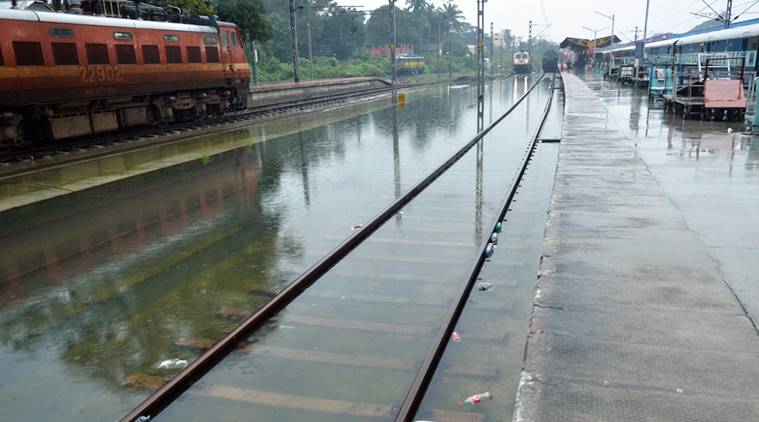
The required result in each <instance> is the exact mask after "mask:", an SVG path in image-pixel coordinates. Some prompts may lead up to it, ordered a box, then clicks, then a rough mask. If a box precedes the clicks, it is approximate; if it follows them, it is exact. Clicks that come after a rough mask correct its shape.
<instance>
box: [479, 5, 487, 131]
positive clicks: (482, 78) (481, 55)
mask: <svg viewBox="0 0 759 422" xmlns="http://www.w3.org/2000/svg"><path fill="white" fill-rule="evenodd" d="M486 1H487V0H477V133H479V132H480V131H482V129H483V128H484V126H485V2H486Z"/></svg>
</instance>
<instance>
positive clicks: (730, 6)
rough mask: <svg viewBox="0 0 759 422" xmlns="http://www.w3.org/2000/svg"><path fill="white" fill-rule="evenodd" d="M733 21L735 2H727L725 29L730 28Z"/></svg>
mask: <svg viewBox="0 0 759 422" xmlns="http://www.w3.org/2000/svg"><path fill="white" fill-rule="evenodd" d="M732 19H733V0H727V9H725V28H730V21H731V20H732Z"/></svg>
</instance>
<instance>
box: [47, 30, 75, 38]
mask: <svg viewBox="0 0 759 422" xmlns="http://www.w3.org/2000/svg"><path fill="white" fill-rule="evenodd" d="M47 33H48V34H50V38H74V31H73V30H71V29H68V28H50V29H48V30H47Z"/></svg>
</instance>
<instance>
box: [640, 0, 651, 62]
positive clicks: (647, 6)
mask: <svg viewBox="0 0 759 422" xmlns="http://www.w3.org/2000/svg"><path fill="white" fill-rule="evenodd" d="M650 3H651V0H646V20H645V22H644V23H643V49H642V50H643V51H642V52H641V57H643V59H644V60H645V59H646V37H647V36H648V8H649V5H650Z"/></svg>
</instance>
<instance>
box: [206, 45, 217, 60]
mask: <svg viewBox="0 0 759 422" xmlns="http://www.w3.org/2000/svg"><path fill="white" fill-rule="evenodd" d="M206 62H208V63H218V62H219V48H218V47H206Z"/></svg>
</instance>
